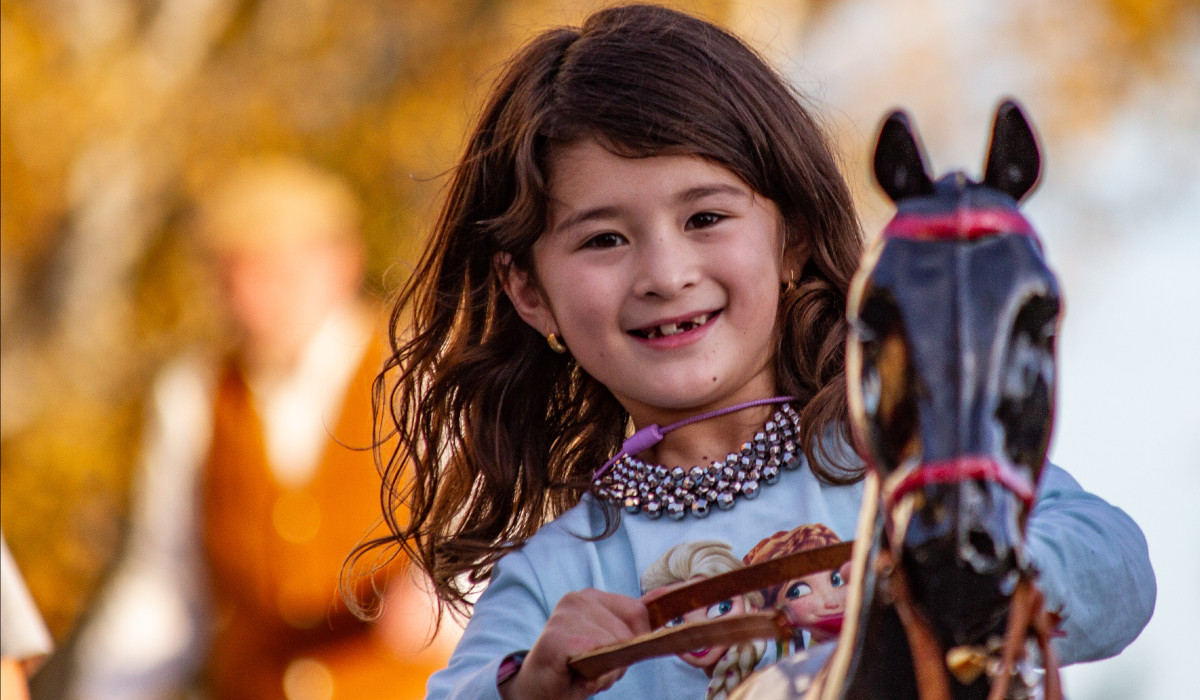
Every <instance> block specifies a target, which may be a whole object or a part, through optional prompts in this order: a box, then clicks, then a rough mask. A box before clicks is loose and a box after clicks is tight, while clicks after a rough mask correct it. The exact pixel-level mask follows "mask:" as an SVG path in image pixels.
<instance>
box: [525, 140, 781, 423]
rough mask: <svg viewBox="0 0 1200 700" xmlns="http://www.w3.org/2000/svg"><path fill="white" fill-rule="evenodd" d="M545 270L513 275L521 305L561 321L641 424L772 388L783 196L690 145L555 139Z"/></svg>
mask: <svg viewBox="0 0 1200 700" xmlns="http://www.w3.org/2000/svg"><path fill="white" fill-rule="evenodd" d="M549 171H550V182H549V192H550V207H549V213H550V215H549V226H548V230H547V231H546V233H545V234H544V235H543V236H542V237H541V238H540V239H539V240H538V241H537V243H535V244H534V247H533V259H534V268H535V271H536V277H537V280H536V281H534V280H532V279H530V277H529V276H528V275H523V274H521V273H519V272H517V273H516V274H510V275H509V276H508V279H507V280H506V284H505V288H506V290H507V291H508V293H509V296H510V297H511V298H512V299H513V302H514V304H515V305H516V307H517V309H518V311H519V312H520V313H521V316H522V317H523V318H524V319H525V320H526V322H528V323H529V324H530V325H532V326H533V327H534V328H535V329H537V330H538V331H539V332H541V333H542V334H543V335H544V334H546V333H549V332H554V333H557V334H558V336H559V337H560V338H561V339H562V340H563V341H564V342H565V343H566V345H567V347H568V348H569V349H570V352H571V353H572V354H573V355H574V357H575V358H576V360H578V362H579V364H580V365H581V366H582V367H583V368H584V369H585V370H586V371H587V372H588V373H589V374H591V375H592V376H593V377H594V378H596V379H597V380H598V381H600V382H601V383H603V384H604V385H605V386H606V387H607V388H608V389H609V391H611V392H612V393H613V395H614V396H615V397H616V398H617V400H618V401H620V402H621V404H622V405H623V406H624V407H625V408H626V410H628V411H629V412H630V414H631V415H632V416H633V418H634V422H635V423H637V424H639V425H641V424H645V423H647V422H650V421H652V420H656V419H657V418H658V417H660V416H663V415H664V414H669V413H670V412H675V411H682V412H693V411H696V410H699V409H703V408H705V407H719V406H726V405H729V404H731V403H735V402H737V401H739V400H746V399H750V398H761V397H763V396H769V395H771V394H773V393H774V392H775V377H774V370H773V352H774V344H775V337H776V335H775V322H776V310H777V308H778V302H779V292H780V286H781V284H782V283H783V282H785V281H786V280H787V273H786V272H784V271H783V238H782V226H781V221H780V216H779V212H778V210H777V208H776V207H775V204H774V203H773V202H771V201H770V200H768V199H767V198H765V197H763V196H761V195H758V194H756V193H755V192H754V191H753V190H751V189H750V187H749V186H748V185H746V183H745V182H743V181H742V180H741V179H739V178H738V177H737V176H736V175H734V174H733V173H732V172H730V171H729V170H726V169H725V168H723V167H721V166H719V165H716V164H714V163H712V162H710V161H707V160H704V159H701V158H699V157H694V156H673V155H668V156H653V157H648V158H623V157H620V156H617V155H614V154H613V153H611V152H609V151H607V150H605V149H604V148H603V147H601V146H600V145H599V144H597V143H596V142H594V141H591V140H586V141H582V142H579V143H576V144H573V145H570V146H566V147H562V148H559V149H557V150H556V151H554V152H552V153H551V155H550V158H549Z"/></svg>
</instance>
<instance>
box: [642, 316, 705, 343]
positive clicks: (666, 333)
mask: <svg viewBox="0 0 1200 700" xmlns="http://www.w3.org/2000/svg"><path fill="white" fill-rule="evenodd" d="M718 313H720V312H719V311H709V312H706V313H702V314H697V315H695V316H693V317H691V318H689V319H687V320H684V321H674V322H672V323H664V324H661V325H658V326H649V327H647V328H635V329H633V330H631V331H629V333H630V334H631V335H634V336H637V337H638V338H645V339H646V340H654V339H655V338H669V337H670V336H673V335H679V334H680V333H686V332H688V331H690V330H694V329H696V328H699V327H700V326H703V325H704V324H706V323H708V322H709V321H711V320H712V319H713V318H715V317H716V315H717V314H718Z"/></svg>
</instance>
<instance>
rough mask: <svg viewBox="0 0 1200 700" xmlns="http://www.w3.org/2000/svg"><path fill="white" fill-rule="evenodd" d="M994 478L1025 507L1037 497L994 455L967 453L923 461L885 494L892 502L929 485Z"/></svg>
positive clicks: (1031, 487)
mask: <svg viewBox="0 0 1200 700" xmlns="http://www.w3.org/2000/svg"><path fill="white" fill-rule="evenodd" d="M968 480H970V481H994V482H996V483H998V484H1000V485H1001V486H1003V487H1004V488H1006V489H1008V490H1009V491H1011V492H1012V493H1013V494H1014V495H1016V497H1017V498H1019V499H1021V502H1022V503H1024V504H1025V507H1026V508H1030V507H1032V506H1033V503H1034V501H1035V500H1036V498H1037V494H1036V493H1035V492H1034V485H1033V484H1032V483H1031V482H1030V481H1029V479H1028V478H1026V476H1025V475H1024V474H1021V473H1020V472H1018V471H1017V470H1016V469H1013V468H1012V467H1011V466H1010V465H1008V464H1004V463H1002V462H999V461H997V460H996V459H995V458H994V457H986V456H981V455H966V456H962V457H955V458H954V459H948V460H943V461H940V462H926V463H923V464H921V465H919V466H918V467H917V468H915V469H913V470H912V471H911V472H909V473H908V474H906V475H905V476H904V477H903V478H902V479H900V481H899V482H898V483H897V484H896V485H895V487H894V488H893V489H892V491H891V493H890V494H888V498H887V500H888V503H889V504H895V503H896V502H897V501H899V500H900V499H901V498H903V497H904V496H905V495H907V494H909V493H911V492H913V491H915V490H917V489H920V488H923V487H925V486H928V485H930V484H955V483H958V482H960V481H968Z"/></svg>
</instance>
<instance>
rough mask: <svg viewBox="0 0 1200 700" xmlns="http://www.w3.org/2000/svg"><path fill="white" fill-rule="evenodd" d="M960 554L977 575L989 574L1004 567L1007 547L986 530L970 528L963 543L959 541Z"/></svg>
mask: <svg viewBox="0 0 1200 700" xmlns="http://www.w3.org/2000/svg"><path fill="white" fill-rule="evenodd" d="M959 548H960V554H961V556H962V558H963V559H964V560H965V561H966V562H967V563H969V564H970V565H971V568H972V569H974V570H975V573H977V574H990V573H995V572H996V571H999V570H1000V569H1002V568H1003V567H1004V560H1005V559H1006V558H1007V557H1008V547H1007V546H1006V545H1005V543H1004V542H1003V541H998V540H997V539H996V537H995V536H994V535H992V534H991V533H989V532H988V531H987V530H984V529H980V528H974V527H973V528H971V529H970V530H968V531H967V536H966V540H965V541H960V544H959Z"/></svg>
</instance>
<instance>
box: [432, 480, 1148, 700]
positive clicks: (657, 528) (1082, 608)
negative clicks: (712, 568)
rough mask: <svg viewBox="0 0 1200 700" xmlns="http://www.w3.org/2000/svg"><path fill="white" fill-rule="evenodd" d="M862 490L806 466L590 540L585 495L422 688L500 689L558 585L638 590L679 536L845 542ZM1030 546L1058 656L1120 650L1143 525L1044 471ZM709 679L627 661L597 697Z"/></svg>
mask: <svg viewBox="0 0 1200 700" xmlns="http://www.w3.org/2000/svg"><path fill="white" fill-rule="evenodd" d="M862 492H863V485H862V482H859V483H856V484H852V485H849V486H831V485H828V484H824V483H821V482H819V481H818V480H817V479H816V477H814V476H813V474H812V472H811V471H810V470H809V469H808V468H807V466H806V465H802V466H801V467H800V468H799V469H796V470H794V471H785V472H784V473H783V475H782V477H781V478H780V480H779V482H778V483H776V484H774V485H771V486H766V487H765V488H764V489H763V490H762V493H761V495H759V497H758V498H756V499H755V500H750V501H747V500H739V501H738V502H737V504H736V505H735V507H734V508H733V509H731V510H728V511H716V510H714V511H713V512H712V513H711V514H710V515H709V516H708V517H707V518H703V519H696V518H693V517H691V516H690V515H689V516H687V517H686V518H684V519H682V520H678V521H674V520H669V519H667V518H665V517H664V518H659V519H658V520H650V519H649V518H647V517H646V516H644V515H641V514H639V515H628V514H622V518H621V520H620V525H619V527H618V528H617V530H616V532H615V533H613V534H612V535H611V536H609V537H607V538H604V539H602V540H598V541H588V540H586V539H584V538H583V537H581V535H582V536H584V537H587V536H595V535H598V534H600V533H601V532H603V528H604V520H603V517H602V514H601V509H600V506H599V504H598V503H597V502H596V501H595V500H594V499H593V498H592V497H591V496H585V497H584V498H583V500H582V501H581V502H580V503H579V504H578V505H577V506H575V507H574V508H572V509H571V510H569V511H567V512H566V513H564V514H563V515H562V516H561V517H559V518H557V519H556V520H554V521H553V522H551V523H548V524H547V525H545V526H544V527H542V528H541V529H540V530H539V531H538V532H537V533H536V534H535V535H534V536H533V537H531V538H529V540H528V541H526V543H525V545H524V546H523V547H522V548H521V549H519V550H516V551H513V552H511V553H510V554H508V555H506V556H505V557H503V558H502V559H501V560H500V561H499V562H498V563H497V565H496V568H495V571H494V572H493V574H492V578H491V582H490V584H489V586H488V588H487V590H486V591H484V593H483V595H482V596H481V597H480V598H479V601H478V603H477V604H476V606H475V611H474V613H473V615H472V618H471V620H470V622H469V624H468V625H467V628H466V632H465V633H464V635H463V637H462V640H461V641H460V643H459V645H458V648H457V649H456V650H455V652H454V655H453V656H452V657H451V659H450V663H449V665H448V666H447V668H445V669H444V670H442V671H440V672H438V673H437V674H435V675H434V676H433V677H432V678H431V679H430V681H429V686H428V695H427V697H428V698H433V699H440V698H472V699H473V698H498V697H499V692H498V690H497V688H496V672H497V670H498V668H499V665H500V662H501V660H502V659H503V658H504V657H505V656H506V655H507V654H509V653H512V652H514V651H520V650H525V649H529V648H530V647H532V646H533V644H534V642H535V641H536V640H537V638H538V636H539V634H540V633H541V630H542V627H543V626H544V625H545V623H546V620H547V619H549V617H550V613H551V611H552V610H553V609H554V606H555V604H556V603H557V602H558V600H559V599H560V598H561V597H562V596H563V595H564V594H566V593H569V592H571V591H577V590H580V589H584V588H597V589H601V590H605V591H611V592H614V593H621V594H623V595H627V596H631V597H638V596H641V594H642V590H641V586H640V583H639V581H640V576H641V573H642V572H643V571H644V570H645V569H646V567H647V566H649V565H650V564H651V563H652V562H654V561H655V560H657V559H658V558H659V557H661V556H662V555H663V554H664V553H665V552H666V551H667V550H669V549H670V548H671V547H673V546H675V545H677V544H679V543H682V542H686V541H695V540H719V541H722V542H726V543H728V544H729V545H731V546H732V548H733V551H734V552H735V553H736V554H737V555H738V556H742V555H744V554H745V553H746V552H748V551H749V550H750V549H751V548H753V547H754V545H756V544H757V543H758V542H760V541H761V540H762V539H763V538H765V537H767V536H769V535H771V534H774V533H776V532H779V531H786V530H791V529H793V528H795V527H797V526H798V525H801V524H807V523H822V524H824V525H825V526H827V527H829V528H830V529H831V530H833V531H834V532H835V533H836V534H837V535H838V537H840V538H842V539H843V540H850V539H852V538H853V537H854V531H855V526H856V524H857V519H858V512H859V506H860V503H861V500H862ZM1028 549H1029V554H1030V556H1031V558H1032V559H1033V561H1034V562H1035V564H1036V565H1037V567H1038V569H1039V570H1040V571H1041V577H1040V579H1039V585H1040V587H1041V588H1042V590H1043V592H1044V593H1045V595H1046V599H1047V607H1048V609H1050V610H1058V609H1061V610H1062V612H1063V614H1064V615H1065V616H1066V620H1065V622H1064V625H1063V629H1064V630H1065V631H1066V633H1067V634H1066V637H1064V638H1060V639H1057V640H1055V649H1056V651H1057V653H1058V655H1059V658H1060V659H1061V662H1062V663H1071V662H1075V661H1085V660H1094V659H1100V658H1104V657H1107V656H1111V655H1113V654H1116V653H1117V652H1119V651H1120V650H1121V649H1123V648H1124V647H1125V646H1126V645H1127V644H1129V642H1131V641H1132V640H1133V639H1134V638H1135V637H1136V636H1137V635H1138V633H1139V632H1141V630H1142V628H1143V627H1144V626H1145V624H1146V622H1147V621H1148V620H1149V619H1150V614H1151V612H1152V611H1153V608H1154V598H1155V591H1156V588H1155V581H1154V573H1153V570H1152V569H1151V566H1150V560H1149V555H1148V552H1147V548H1146V541H1145V538H1144V537H1143V536H1142V533H1141V530H1140V529H1139V528H1138V526H1137V525H1136V524H1135V523H1134V522H1133V520H1132V519H1130V518H1129V517H1128V516H1127V515H1125V513H1124V512H1122V511H1121V510H1119V509H1118V508H1115V507H1113V506H1111V505H1109V504H1108V503H1106V502H1104V501H1103V500H1101V499H1100V498H1097V497H1096V496H1093V495H1091V494H1089V493H1087V492H1086V491H1084V490H1083V489H1081V488H1080V486H1079V484H1078V483H1076V481H1075V480H1074V479H1073V478H1071V476H1070V475H1069V474H1067V473H1066V472H1065V471H1063V470H1062V469H1059V468H1057V467H1053V466H1051V467H1048V468H1047V469H1046V470H1045V473H1044V474H1043V475H1042V480H1041V483H1040V485H1039V493H1038V503H1037V506H1036V508H1035V509H1034V512H1033V514H1032V516H1031V518H1030V520H1029V523H1028ZM707 685H708V678H707V677H706V676H705V674H704V672H703V671H701V670H699V669H696V668H693V667H691V666H688V665H687V664H685V663H684V662H683V661H682V660H680V659H679V658H677V657H675V656H669V657H663V658H658V659H652V660H648V661H643V662H641V663H638V664H634V665H633V666H631V667H629V669H628V670H627V671H626V673H625V675H624V676H623V677H622V678H621V680H619V681H618V682H617V683H616V684H615V685H614V686H613V687H612V688H611V689H610V690H609V691H607V692H605V693H604V694H603V697H605V698H614V699H615V698H647V697H654V698H687V699H689V700H696V699H699V698H703V697H704V692H705V689H706V687H707Z"/></svg>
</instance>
